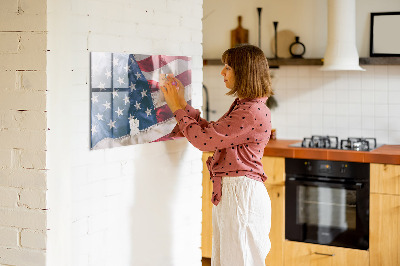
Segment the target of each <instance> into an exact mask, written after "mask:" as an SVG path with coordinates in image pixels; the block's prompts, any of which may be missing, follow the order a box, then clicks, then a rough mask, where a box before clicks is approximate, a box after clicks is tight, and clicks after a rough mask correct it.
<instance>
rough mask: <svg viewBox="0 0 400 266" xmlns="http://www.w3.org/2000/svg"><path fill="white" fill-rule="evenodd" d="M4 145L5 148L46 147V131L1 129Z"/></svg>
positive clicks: (36, 148) (33, 148) (0, 133)
mask: <svg viewBox="0 0 400 266" xmlns="http://www.w3.org/2000/svg"><path fill="white" fill-rule="evenodd" d="M0 139H1V140H3V143H2V147H3V148H5V149H7V148H8V149H13V148H14V149H32V150H40V149H43V147H46V131H44V130H42V131H31V130H30V131H19V130H13V129H7V130H0Z"/></svg>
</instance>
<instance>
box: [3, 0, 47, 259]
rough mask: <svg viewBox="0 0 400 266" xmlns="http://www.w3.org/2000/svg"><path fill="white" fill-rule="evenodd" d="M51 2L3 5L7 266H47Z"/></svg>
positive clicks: (4, 253)
mask: <svg viewBox="0 0 400 266" xmlns="http://www.w3.org/2000/svg"><path fill="white" fill-rule="evenodd" d="M46 2H47V1H35V3H34V4H33V3H31V2H29V1H28V2H27V1H14V0H5V1H1V3H0V17H1V20H0V40H1V42H0V80H1V83H0V264H1V265H45V255H46V251H45V249H46V245H45V241H46V225H47V221H46V220H47V213H46V210H45V209H46V196H45V193H46V130H47V127H46V126H47V122H46V120H47V118H46V72H45V70H46V49H47V48H46V47H47V45H46V42H47V34H46Z"/></svg>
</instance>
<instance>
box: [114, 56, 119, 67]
mask: <svg viewBox="0 0 400 266" xmlns="http://www.w3.org/2000/svg"><path fill="white" fill-rule="evenodd" d="M118 63H119V59H118V58H114V60H113V64H114V66H118Z"/></svg>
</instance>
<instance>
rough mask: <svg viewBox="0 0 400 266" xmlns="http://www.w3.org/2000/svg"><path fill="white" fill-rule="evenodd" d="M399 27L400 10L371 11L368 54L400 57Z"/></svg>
mask: <svg viewBox="0 0 400 266" xmlns="http://www.w3.org/2000/svg"><path fill="white" fill-rule="evenodd" d="M399 27H400V12H382V13H371V31H370V42H369V56H371V57H375V56H393V57H394V56H399V57H400V38H398V28H399ZM392 29H393V30H392Z"/></svg>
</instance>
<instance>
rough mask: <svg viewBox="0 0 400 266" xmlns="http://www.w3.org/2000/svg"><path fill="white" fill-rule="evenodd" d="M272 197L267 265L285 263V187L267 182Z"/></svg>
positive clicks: (266, 185)
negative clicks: (269, 248)
mask: <svg viewBox="0 0 400 266" xmlns="http://www.w3.org/2000/svg"><path fill="white" fill-rule="evenodd" d="M265 187H266V188H267V190H268V195H269V197H270V199H271V209H272V210H271V231H270V233H269V239H270V241H271V250H270V251H269V253H268V256H267V258H266V259H265V265H266V266H279V265H283V248H284V246H283V243H284V240H285V187H284V186H273V185H268V184H265Z"/></svg>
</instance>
